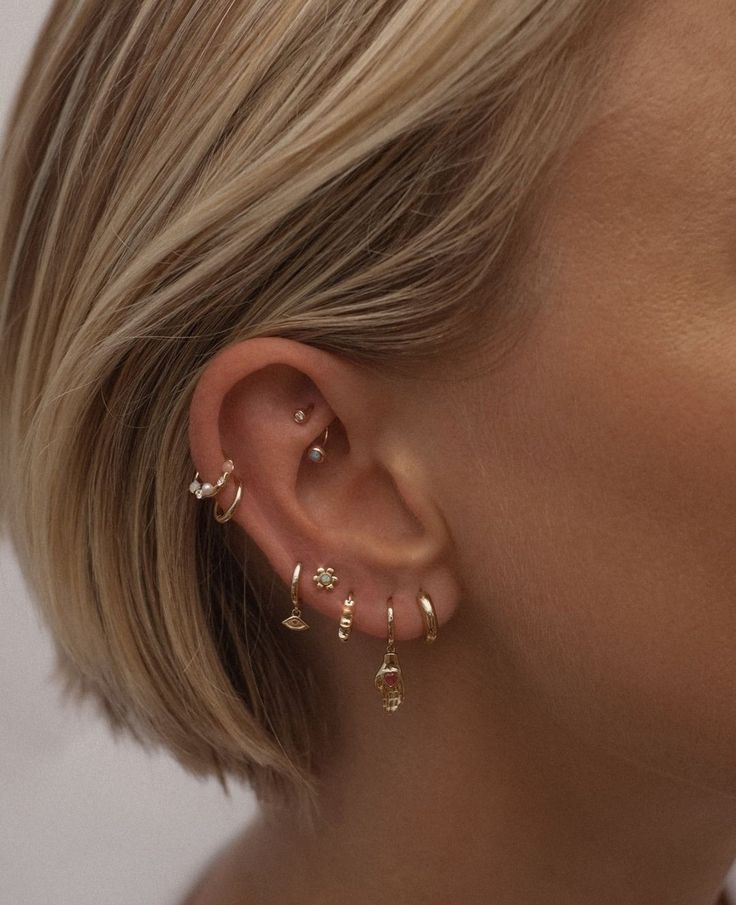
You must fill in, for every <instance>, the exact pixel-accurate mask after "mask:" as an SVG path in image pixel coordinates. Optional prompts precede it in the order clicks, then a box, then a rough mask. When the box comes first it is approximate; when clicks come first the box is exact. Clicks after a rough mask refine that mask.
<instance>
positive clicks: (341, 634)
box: [337, 591, 355, 641]
mask: <svg viewBox="0 0 736 905" xmlns="http://www.w3.org/2000/svg"><path fill="white" fill-rule="evenodd" d="M354 606H355V598H354V597H353V593H352V591H351V592H350V593H349V594H348V596H347V597H346V598H345V601H344V603H343V605H342V616H340V626H339V628H338V630H337V637H338V638H339V639H340V640H341V641H347V640H348V638H349V637H350V630H351V629H352V627H353V607H354Z"/></svg>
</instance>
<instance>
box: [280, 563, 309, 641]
mask: <svg viewBox="0 0 736 905" xmlns="http://www.w3.org/2000/svg"><path fill="white" fill-rule="evenodd" d="M301 574H302V564H301V563H300V562H298V563H297V564H296V567H295V568H294V574H293V575H292V576H291V602H292V604H293V608H292V610H291V616H287V617H286V619H283V620H282V621H281V624H282V625H285V626H286V627H287V628H290V629H291V630H292V631H294V632H303V631H304V630H305V629H308V628H309V626H308V625H307V623H306V622H305V621H304V620H303V619H302V611H301V609H300V608H299V578H300V576H301Z"/></svg>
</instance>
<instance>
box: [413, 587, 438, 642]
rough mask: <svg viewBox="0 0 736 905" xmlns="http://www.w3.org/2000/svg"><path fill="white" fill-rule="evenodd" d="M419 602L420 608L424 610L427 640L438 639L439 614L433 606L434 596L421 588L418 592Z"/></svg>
mask: <svg viewBox="0 0 736 905" xmlns="http://www.w3.org/2000/svg"><path fill="white" fill-rule="evenodd" d="M417 603H418V604H419V609H420V610H421V611H422V616H423V617H424V626H425V629H426V631H425V636H424V637H425V640H426V641H427V642H430V641H436V640H437V614H436V613H435V611H434V607H433V606H432V598H431V597H430V596H429V594H427V592H426V591H422V590H421V589H420V591H419V593H418V594H417Z"/></svg>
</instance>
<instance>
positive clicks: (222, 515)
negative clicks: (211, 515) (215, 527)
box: [215, 481, 243, 524]
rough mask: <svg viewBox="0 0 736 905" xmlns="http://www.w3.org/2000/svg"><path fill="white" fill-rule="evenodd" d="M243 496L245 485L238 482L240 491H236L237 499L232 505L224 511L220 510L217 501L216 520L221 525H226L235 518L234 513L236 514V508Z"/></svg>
mask: <svg viewBox="0 0 736 905" xmlns="http://www.w3.org/2000/svg"><path fill="white" fill-rule="evenodd" d="M242 495H243V485H242V484H241V483H240V481H238V489H237V490H236V491H235V499H234V500H233V501H232V503H230V505H229V506H228V507H227V509H225V510H224V511H223V510H222V509H220V505H219V503H218V502H217V500H215V518H216V519H217V521H218V522H220V524H224V523H225V522H229V521H230V519H231V518H232V517H233V512H235V507H236V506H237V505H238V503H239V502H240V497H241V496H242Z"/></svg>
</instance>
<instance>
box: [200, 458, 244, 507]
mask: <svg viewBox="0 0 736 905" xmlns="http://www.w3.org/2000/svg"><path fill="white" fill-rule="evenodd" d="M234 468H235V466H234V465H233V460H232V459H225V461H224V462H223V463H222V474H221V475H220V477H219V478H218V479H217V480H216V481H215V483H214V484H210V482H209V481H204V482H202V481H200V480H199V472H196V473H195V475H194V480H193V481H192V483H191V484H190V485H189V492H190V493H193V494H194V495H195V496H196V498H197V499H198V500H201V499H202V498H203V497H211V496H215V494H217V493H219V492H220V488H221V487H222V485H223V484H224V483H225V481H227V479H228V477H229V476H230V474H231V473H232V471H233V469H234Z"/></svg>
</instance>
